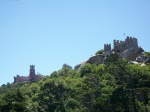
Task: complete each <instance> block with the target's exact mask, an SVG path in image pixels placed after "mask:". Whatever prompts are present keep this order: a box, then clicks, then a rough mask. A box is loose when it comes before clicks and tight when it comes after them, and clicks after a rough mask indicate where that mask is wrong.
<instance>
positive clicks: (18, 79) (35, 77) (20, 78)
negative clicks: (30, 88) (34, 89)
mask: <svg viewBox="0 0 150 112" xmlns="http://www.w3.org/2000/svg"><path fill="white" fill-rule="evenodd" d="M40 80H42V75H41V74H39V73H38V74H35V65H30V70H29V75H28V76H19V75H17V76H16V77H14V83H16V82H24V83H28V82H32V81H40Z"/></svg>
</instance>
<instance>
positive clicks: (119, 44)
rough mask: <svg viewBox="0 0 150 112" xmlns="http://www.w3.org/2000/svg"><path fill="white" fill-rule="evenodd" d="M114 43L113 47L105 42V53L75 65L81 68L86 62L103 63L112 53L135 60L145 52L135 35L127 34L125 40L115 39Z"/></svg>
mask: <svg viewBox="0 0 150 112" xmlns="http://www.w3.org/2000/svg"><path fill="white" fill-rule="evenodd" d="M113 45H114V47H113V49H111V44H104V52H103V54H101V55H96V56H92V57H90V58H89V59H88V60H87V61H84V62H83V63H80V64H78V65H77V66H75V68H76V69H78V70H79V69H80V68H81V67H82V66H83V65H85V64H86V63H90V64H102V63H104V61H105V59H106V57H107V56H109V55H110V54H111V53H116V54H118V55H120V56H121V57H122V58H125V59H127V60H129V61H135V60H136V58H137V57H138V56H141V54H142V52H144V50H143V49H142V48H141V47H138V40H137V39H136V38H134V37H129V36H127V37H126V39H125V40H124V41H120V40H114V43H113Z"/></svg>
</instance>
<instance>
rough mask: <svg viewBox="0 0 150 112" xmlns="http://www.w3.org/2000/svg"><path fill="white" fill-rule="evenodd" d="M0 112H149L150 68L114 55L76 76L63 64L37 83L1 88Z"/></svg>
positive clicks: (69, 67) (87, 66) (9, 85)
mask: <svg viewBox="0 0 150 112" xmlns="http://www.w3.org/2000/svg"><path fill="white" fill-rule="evenodd" d="M0 112H150V65H147V66H143V67H141V66H140V65H134V64H128V62H127V60H125V59H122V58H121V57H119V56H118V55H116V54H112V55H110V56H108V57H107V59H106V61H105V63H104V64H100V65H95V64H92V65H91V64H86V65H84V66H83V67H81V69H80V71H79V72H78V71H77V70H75V69H72V67H71V66H69V65H67V64H64V65H63V66H62V69H60V70H58V71H54V72H53V73H51V74H50V75H49V76H44V77H43V79H42V80H41V81H39V82H32V83H28V84H24V83H15V84H10V83H7V84H6V85H2V86H1V87H0Z"/></svg>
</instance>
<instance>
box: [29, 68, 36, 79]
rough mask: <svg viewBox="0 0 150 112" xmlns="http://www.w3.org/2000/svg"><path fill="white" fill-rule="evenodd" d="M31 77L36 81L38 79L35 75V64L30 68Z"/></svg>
mask: <svg viewBox="0 0 150 112" xmlns="http://www.w3.org/2000/svg"><path fill="white" fill-rule="evenodd" d="M29 72H30V73H29V77H30V81H35V80H36V75H35V65H30V70H29Z"/></svg>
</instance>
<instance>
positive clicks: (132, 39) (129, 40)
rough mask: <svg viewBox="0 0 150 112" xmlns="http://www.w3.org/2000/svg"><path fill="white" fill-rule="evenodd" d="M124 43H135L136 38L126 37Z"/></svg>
mask: <svg viewBox="0 0 150 112" xmlns="http://www.w3.org/2000/svg"><path fill="white" fill-rule="evenodd" d="M125 41H126V42H127V43H137V39H136V38H134V37H129V36H127V38H126V39H125Z"/></svg>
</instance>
